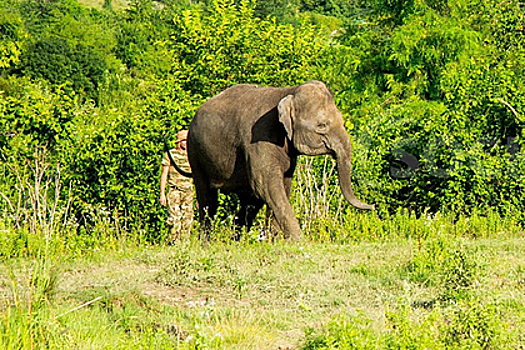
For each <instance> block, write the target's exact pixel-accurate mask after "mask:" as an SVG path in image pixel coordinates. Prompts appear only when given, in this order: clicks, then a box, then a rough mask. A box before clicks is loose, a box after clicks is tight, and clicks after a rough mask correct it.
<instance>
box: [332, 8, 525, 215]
mask: <svg viewBox="0 0 525 350" xmlns="http://www.w3.org/2000/svg"><path fill="white" fill-rule="evenodd" d="M504 7H505V8H506V9H507V10H506V12H505V14H504V13H503V12H500V11H499V10H496V8H499V5H496V4H495V3H494V4H493V3H492V2H491V1H483V2H475V3H468V4H466V3H463V2H460V3H455V2H454V3H447V2H438V3H436V2H432V3H430V2H424V1H415V2H410V3H406V2H391V1H387V2H385V1H378V2H375V3H373V4H372V5H371V11H370V12H369V14H368V15H367V19H366V21H349V22H348V24H347V25H346V27H345V29H346V31H345V33H344V34H343V35H342V36H340V37H339V38H338V40H339V44H338V45H333V49H332V50H333V51H334V54H333V55H334V56H339V55H341V54H344V55H345V56H346V57H347V59H346V60H342V59H341V58H339V59H337V58H336V59H337V60H338V61H339V62H341V63H345V64H346V68H338V69H337V70H335V69H334V70H333V71H332V70H328V71H326V72H325V73H324V74H325V75H326V77H327V78H325V80H330V81H334V82H335V84H336V86H338V90H340V91H342V92H341V93H340V96H341V98H344V99H345V100H344V102H343V103H342V109H343V110H349V111H350V112H351V115H352V116H353V122H354V127H353V131H354V132H355V135H356V140H357V141H358V145H356V153H357V154H358V156H357V157H356V158H357V166H356V170H358V171H362V172H363V173H364V174H366V175H363V177H364V178H365V179H366V180H368V182H369V187H370V190H371V191H372V192H374V197H376V198H377V202H378V203H380V204H381V206H382V207H383V209H388V210H391V209H393V208H394V207H397V206H403V207H410V208H413V209H414V210H417V211H423V210H425V208H429V209H430V210H431V211H433V212H436V211H438V210H451V211H453V212H461V211H463V212H470V211H471V210H472V209H473V208H476V207H479V206H480V205H481V206H482V208H484V209H490V208H495V207H498V208H499V210H500V211H501V212H502V213H507V212H521V210H522V206H521V204H517V202H521V203H523V197H522V196H523V192H522V191H521V190H520V188H521V187H520V185H517V184H519V183H522V181H523V173H522V172H521V170H519V169H518V168H517V167H519V165H518V163H515V162H516V160H517V159H519V158H520V157H521V153H522V152H520V151H519V144H520V142H521V141H520V137H521V132H522V131H521V130H522V122H521V121H520V119H521V115H523V104H522V101H523V100H524V99H523V97H522V96H521V94H522V93H523V91H524V90H523V85H522V82H523V79H522V78H521V77H522V76H523V69H522V67H521V62H523V59H522V58H523V57H524V56H523V55H524V52H525V51H523V47H522V46H523V44H522V43H520V44H518V42H519V40H516V37H519V36H520V35H522V32H523V26H522V25H520V24H519V23H520V21H521V22H522V21H523V12H522V11H521V10H520V9H519V6H518V4H517V3H511V2H508V3H505V5H504ZM488 18H490V21H491V25H485V24H482V23H486V21H487V20H488ZM498 33H499V34H498ZM503 33H504V34H503ZM497 35H500V36H501V38H500V39H498V40H497V41H496V40H494V37H495V36H497ZM503 43H505V44H503ZM500 45H507V47H510V46H508V45H513V46H512V49H510V50H508V49H503V47H502V46H500ZM337 66H340V64H338V65H337ZM342 73H343V74H345V73H346V74H347V75H349V76H350V78H349V79H344V80H342V79H338V78H337V77H338V76H340V75H342ZM351 108H353V109H351ZM361 147H363V148H362V150H363V151H360V149H361ZM509 150H511V151H510V152H509ZM359 152H363V153H364V154H361V153H359ZM403 170H404V171H405V172H404V173H402V171H403ZM502 186H503V189H504V190H503V191H502V190H501V188H502Z"/></svg>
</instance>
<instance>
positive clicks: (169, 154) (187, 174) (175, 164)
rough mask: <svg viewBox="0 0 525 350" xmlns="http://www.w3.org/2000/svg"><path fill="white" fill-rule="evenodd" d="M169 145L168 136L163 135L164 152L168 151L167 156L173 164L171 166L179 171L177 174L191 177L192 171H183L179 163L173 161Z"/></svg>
mask: <svg viewBox="0 0 525 350" xmlns="http://www.w3.org/2000/svg"><path fill="white" fill-rule="evenodd" d="M170 149H171V147H170V145H169V143H168V137H167V135H164V150H165V151H166V153H168V157H169V159H170V162H171V164H172V165H173V167H174V168H175V169H176V170H177V171H178V172H179V174H181V175H182V176H186V177H190V178H192V177H193V174H192V173H189V172H187V171H184V170H183V169H181V167H179V165H178V164H177V163H176V162H175V159H173V156H172V155H171V152H170Z"/></svg>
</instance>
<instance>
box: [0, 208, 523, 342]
mask: <svg viewBox="0 0 525 350" xmlns="http://www.w3.org/2000/svg"><path fill="white" fill-rule="evenodd" d="M454 220H455V223H453V222H452V220H451V219H450V218H446V217H442V216H435V217H433V218H428V217H427V218H415V217H413V216H411V215H409V214H407V213H404V214H403V213H399V214H396V215H395V216H393V217H390V218H388V220H382V221H381V220H378V219H375V218H374V216H370V215H356V216H355V217H354V218H353V219H348V220H347V221H346V222H345V223H344V225H345V227H343V226H337V225H336V226H337V227H336V226H334V224H333V223H329V224H323V223H315V225H313V226H315V227H317V228H316V229H315V231H311V232H310V233H308V234H307V235H306V237H305V239H304V241H303V242H301V243H290V242H284V241H281V240H277V241H275V242H273V243H271V242H267V241H258V240H257V239H256V237H257V234H254V235H249V234H248V235H245V236H244V239H243V240H242V241H241V242H232V241H231V240H229V239H228V237H229V235H230V234H231V232H229V231H228V230H220V229H219V230H217V231H216V232H215V233H214V235H212V239H211V240H210V241H209V242H206V243H203V242H200V241H197V240H196V239H194V240H192V241H191V242H185V243H181V244H180V245H176V246H163V245H158V246H145V245H143V244H140V242H137V241H130V240H129V238H128V239H127V241H126V243H123V242H122V241H121V240H123V239H124V238H123V237H114V238H111V239H108V238H107V237H106V238H103V236H102V235H101V236H100V237H98V238H97V237H91V239H90V240H87V239H86V238H82V237H80V236H79V237H75V236H72V235H70V234H66V233H62V234H60V233H56V234H55V235H54V236H51V237H50V236H48V237H47V240H49V241H48V242H47V244H46V238H42V237H38V235H29V234H27V233H16V234H18V235H20V236H21V237H22V238H21V240H22V241H23V242H25V243H24V244H20V245H17V246H16V247H18V248H16V247H15V248H14V247H13V246H12V245H9V244H4V245H3V246H1V247H0V248H2V249H3V250H2V251H1V254H2V257H3V258H2V260H0V348H2V349H69V348H74V349H121V348H122V349H170V348H176V349H332V348H333V349H383V348H399V349H407V348H411V349H420V348H421V349H422V348H427V349H442V348H449V349H457V348H464V349H478V348H479V349H500V348H501V349H505V348H508V349H519V348H520V346H522V345H523V344H524V343H525V336H524V335H523V334H525V293H524V291H525V239H524V236H523V232H522V231H521V230H520V229H519V227H518V226H516V225H512V224H510V223H509V222H505V221H502V220H503V219H499V221H498V219H497V218H496V217H491V216H484V217H482V216H473V217H471V218H470V219H469V220H466V219H461V218H459V219H457V218H454ZM358 230H360V231H361V232H362V233H359V232H358ZM8 231H9V230H4V231H3V232H4V233H2V234H3V235H5V236H6V237H3V238H7V237H10V238H12V235H14V234H15V233H13V232H8ZM371 232H375V234H376V235H375V236H373V235H371ZM367 235H368V237H367ZM77 240H78V241H79V242H81V243H79V242H76V241H77ZM75 242H76V243H75ZM86 242H87V243H86ZM97 242H98V243H97ZM82 247H85V248H86V249H85V250H83V249H82Z"/></svg>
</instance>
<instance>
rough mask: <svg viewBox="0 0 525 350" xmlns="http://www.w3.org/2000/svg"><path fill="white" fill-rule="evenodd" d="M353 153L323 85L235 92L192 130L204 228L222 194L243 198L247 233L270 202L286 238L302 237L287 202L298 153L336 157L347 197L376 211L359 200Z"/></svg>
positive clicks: (213, 104)
mask: <svg viewBox="0 0 525 350" xmlns="http://www.w3.org/2000/svg"><path fill="white" fill-rule="evenodd" d="M351 153H352V149H351V145H350V138H349V136H348V134H347V133H346V130H345V128H344V123H343V118H342V115H341V112H340V111H339V110H338V109H337V107H336V106H335V103H334V100H333V97H332V95H331V93H330V92H329V90H328V89H327V87H326V86H325V84H323V83H322V82H319V81H310V82H307V83H305V84H302V85H298V86H293V87H285V88H273V87H259V86H256V85H247V84H241V85H235V86H232V87H230V88H228V89H227V90H225V91H223V92H222V93H220V94H218V95H217V96H215V97H213V98H211V99H210V100H208V101H207V102H206V103H204V104H203V105H202V106H201V107H200V108H199V110H198V111H197V113H196V115H195V118H194V119H193V121H192V122H191V124H190V127H189V135H188V157H189V162H190V165H191V169H192V175H193V179H194V183H195V189H196V195H197V201H198V205H199V217H200V220H201V223H203V224H204V226H205V227H208V228H209V225H210V218H213V217H214V216H215V214H216V212H217V206H218V199H217V195H218V190H221V191H224V192H227V193H236V194H237V195H238V197H239V201H240V211H239V213H238V215H237V216H236V221H235V223H236V225H238V226H241V227H242V226H247V227H248V228H249V227H250V226H251V225H252V224H253V221H254V219H255V217H256V215H257V213H258V211H259V210H260V209H261V208H262V206H263V205H264V204H265V203H266V204H267V205H268V206H269V208H270V209H271V210H272V212H273V215H274V225H275V226H276V227H277V228H278V229H279V230H281V231H282V232H283V233H284V236H285V237H286V238H290V239H293V240H298V239H300V237H301V230H300V227H299V223H298V221H297V218H296V217H295V214H294V212H293V210H292V208H291V206H290V201H289V197H290V190H291V185H292V176H293V173H294V170H295V167H296V163H297V156H299V155H309V156H315V155H322V154H330V155H332V156H333V157H334V158H335V159H336V162H337V168H338V173H339V183H340V186H341V190H342V192H343V195H344V197H345V198H346V199H347V200H348V201H349V202H350V203H351V204H352V205H353V206H354V207H356V208H359V209H368V210H373V209H374V206H373V205H368V204H364V203H361V202H360V201H359V200H358V199H357V198H356V197H355V195H354V191H353V189H352V185H351V183H350V178H351Z"/></svg>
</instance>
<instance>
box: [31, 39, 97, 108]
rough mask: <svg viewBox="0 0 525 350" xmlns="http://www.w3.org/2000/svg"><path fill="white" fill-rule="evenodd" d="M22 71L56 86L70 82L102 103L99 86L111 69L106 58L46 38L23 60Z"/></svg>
mask: <svg viewBox="0 0 525 350" xmlns="http://www.w3.org/2000/svg"><path fill="white" fill-rule="evenodd" d="M21 60H22V62H21V71H22V72H23V74H24V75H27V76H29V77H32V78H42V79H45V80H47V81H49V82H50V83H51V84H53V85H60V84H64V83H66V82H70V83H71V86H72V87H73V89H75V91H78V92H80V93H81V94H82V95H84V96H85V97H86V98H91V99H94V100H98V87H99V85H100V84H101V83H102V81H103V79H104V74H105V72H106V69H107V65H106V62H105V60H104V58H103V57H101V56H99V55H98V54H97V53H96V52H94V51H93V50H91V49H89V48H88V47H87V46H84V45H82V44H79V45H77V46H74V47H72V46H71V45H70V44H69V43H68V42H67V41H66V40H63V39H58V38H46V39H42V40H40V41H37V42H35V43H34V44H33V45H31V46H30V47H29V48H28V49H27V51H25V53H24V55H23V56H22V58H21Z"/></svg>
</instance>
